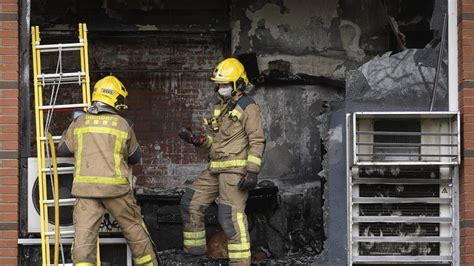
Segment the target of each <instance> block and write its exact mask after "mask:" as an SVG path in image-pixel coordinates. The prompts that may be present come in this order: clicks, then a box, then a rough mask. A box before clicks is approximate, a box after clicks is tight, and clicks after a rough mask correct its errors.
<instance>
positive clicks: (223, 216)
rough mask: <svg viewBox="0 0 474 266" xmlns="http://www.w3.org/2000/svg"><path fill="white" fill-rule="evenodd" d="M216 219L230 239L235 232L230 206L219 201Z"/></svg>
mask: <svg viewBox="0 0 474 266" xmlns="http://www.w3.org/2000/svg"><path fill="white" fill-rule="evenodd" d="M217 219H218V220H219V224H220V225H221V227H222V230H224V233H225V234H226V236H227V238H229V239H231V238H233V237H234V236H235V235H236V234H237V231H236V230H235V227H234V223H233V222H232V206H230V205H227V204H223V203H220V204H219V209H218V212H217Z"/></svg>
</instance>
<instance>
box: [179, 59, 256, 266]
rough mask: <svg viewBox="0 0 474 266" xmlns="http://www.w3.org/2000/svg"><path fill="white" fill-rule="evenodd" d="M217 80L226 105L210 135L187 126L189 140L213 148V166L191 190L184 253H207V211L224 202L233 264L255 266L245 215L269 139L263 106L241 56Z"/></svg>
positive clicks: (211, 123) (221, 214)
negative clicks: (247, 91)
mask: <svg viewBox="0 0 474 266" xmlns="http://www.w3.org/2000/svg"><path fill="white" fill-rule="evenodd" d="M211 80H212V81H213V82H214V83H215V84H216V91H217V93H218V95H219V98H220V103H219V104H218V105H216V106H215V107H214V109H213V111H212V116H211V118H210V119H208V120H207V123H206V124H207V125H208V127H209V130H208V134H197V133H193V132H192V131H191V130H189V129H186V128H183V129H181V131H180V133H179V135H180V137H181V138H182V139H184V140H185V141H187V142H189V143H192V144H194V145H195V146H201V147H204V148H207V149H209V150H210V164H209V166H208V168H207V169H206V170H205V171H204V172H203V173H202V174H201V175H200V176H199V177H198V178H197V179H196V180H195V181H194V182H193V184H192V185H191V186H190V187H188V188H186V191H185V193H184V195H183V197H182V199H181V203H180V205H181V206H180V207H181V215H182V218H183V223H184V232H183V238H184V251H185V252H187V253H188V254H192V255H202V254H205V253H206V251H207V246H206V232H205V228H204V212H205V211H206V209H207V207H208V206H209V205H210V204H211V203H212V202H214V200H216V198H217V199H218V200H217V202H218V220H219V223H220V225H221V227H222V229H223V230H224V232H225V234H226V235H227V238H228V254H229V259H230V261H231V264H235V265H249V264H250V255H251V254H250V239H249V232H248V228H247V227H248V226H247V217H246V215H245V212H244V211H245V204H246V201H247V198H248V190H249V189H252V188H254V187H255V186H256V185H257V174H258V172H259V171H260V167H261V164H262V156H263V151H264V146H265V135H264V132H263V128H262V121H261V116H260V108H259V106H258V105H257V104H256V103H255V102H254V100H253V99H252V98H250V97H249V96H248V95H246V94H245V93H244V90H245V88H246V87H247V85H248V84H249V81H248V78H247V75H246V73H245V69H244V66H243V65H242V64H241V63H240V62H239V61H238V60H237V59H235V58H229V59H226V60H224V61H222V62H220V63H219V64H218V65H217V66H216V68H215V70H214V72H213V73H212V78H211Z"/></svg>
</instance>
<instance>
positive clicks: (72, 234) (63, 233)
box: [45, 230, 74, 236]
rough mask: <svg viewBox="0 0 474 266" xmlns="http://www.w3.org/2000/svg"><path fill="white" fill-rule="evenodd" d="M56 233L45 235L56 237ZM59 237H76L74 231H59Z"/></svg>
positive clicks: (50, 232)
mask: <svg viewBox="0 0 474 266" xmlns="http://www.w3.org/2000/svg"><path fill="white" fill-rule="evenodd" d="M54 234H55V233H54V231H49V232H46V233H45V235H47V236H54ZM59 235H62V236H66V235H70V236H74V230H71V231H59Z"/></svg>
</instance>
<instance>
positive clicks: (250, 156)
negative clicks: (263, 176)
mask: <svg viewBox="0 0 474 266" xmlns="http://www.w3.org/2000/svg"><path fill="white" fill-rule="evenodd" d="M209 126H210V128H211V129H212V131H213V133H211V134H208V136H207V140H206V142H205V143H204V145H203V146H204V147H206V148H210V159H211V161H210V164H209V170H210V172H211V173H239V174H244V175H245V174H246V173H247V172H253V173H258V172H259V171H260V167H261V164H262V156H263V151H264V148H265V133H264V132H263V127H262V120H261V117H260V107H259V106H258V105H257V104H256V103H255V101H254V100H253V99H252V98H251V97H249V96H247V95H245V94H243V95H242V96H240V97H239V98H237V99H232V100H229V101H227V102H222V103H220V104H219V105H216V106H214V109H213V112H212V118H211V119H210V122H209Z"/></svg>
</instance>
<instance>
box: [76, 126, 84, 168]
mask: <svg viewBox="0 0 474 266" xmlns="http://www.w3.org/2000/svg"><path fill="white" fill-rule="evenodd" d="M83 143H84V142H83V139H82V134H78V135H77V158H76V166H75V168H74V169H75V170H76V175H75V176H80V173H81V160H82V145H83Z"/></svg>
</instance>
